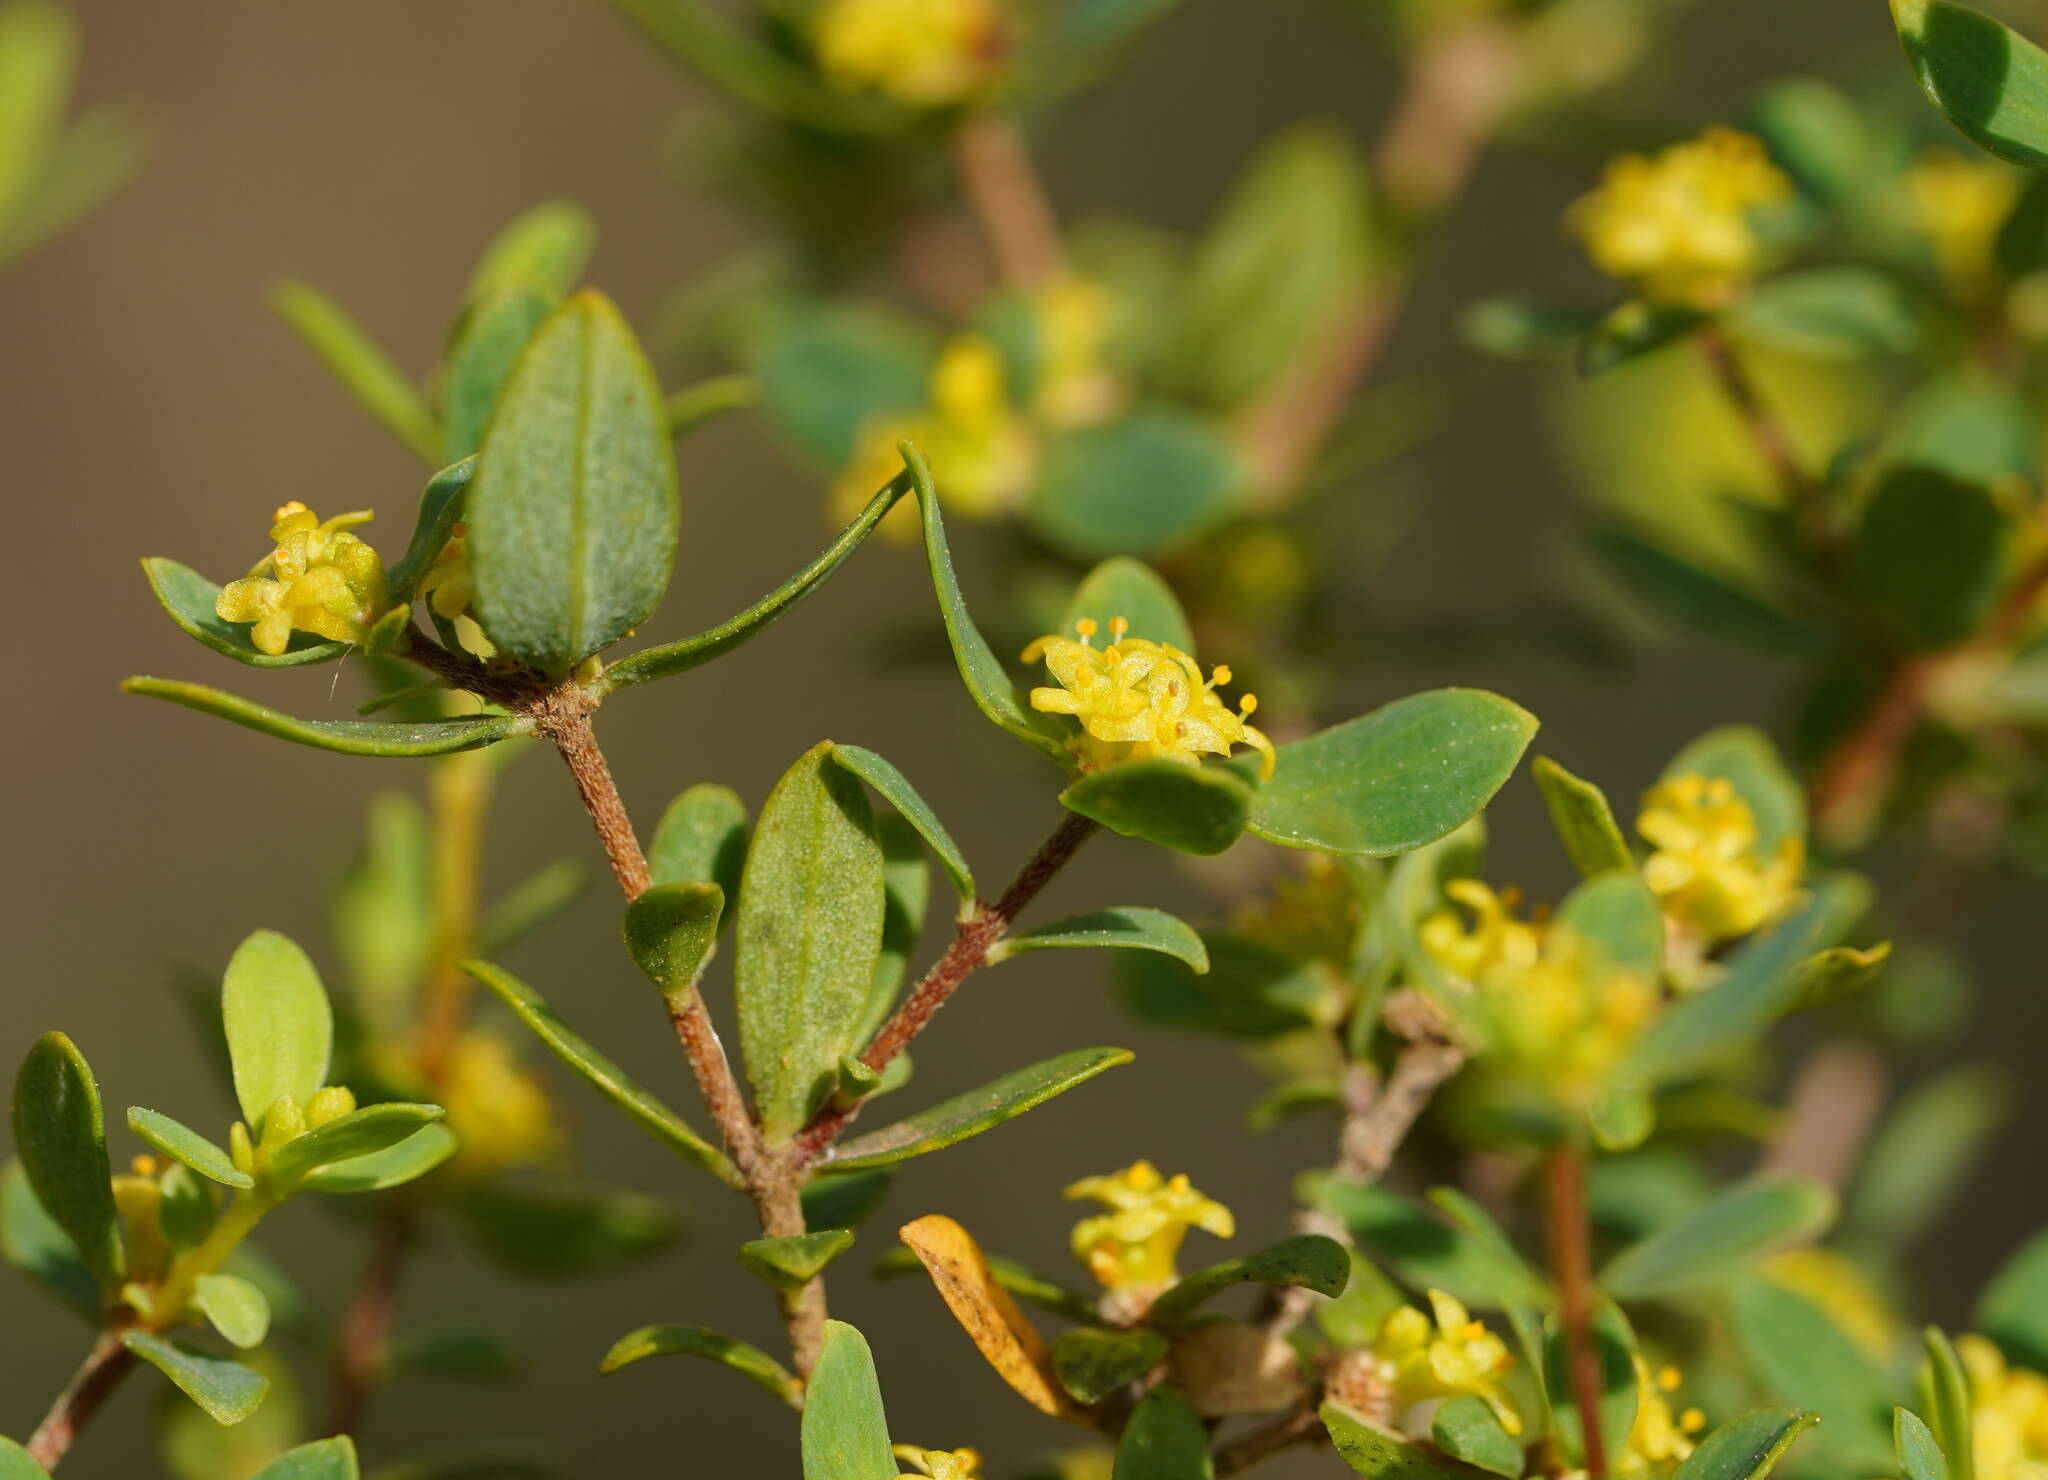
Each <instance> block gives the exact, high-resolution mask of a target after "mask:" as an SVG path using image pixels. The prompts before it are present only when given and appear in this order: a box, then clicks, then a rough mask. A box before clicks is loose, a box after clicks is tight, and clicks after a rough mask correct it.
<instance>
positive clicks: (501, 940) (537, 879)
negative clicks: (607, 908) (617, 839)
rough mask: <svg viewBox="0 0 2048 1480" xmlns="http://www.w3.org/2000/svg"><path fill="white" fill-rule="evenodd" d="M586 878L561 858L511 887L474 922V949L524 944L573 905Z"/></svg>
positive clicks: (575, 865) (576, 865) (577, 865)
mask: <svg viewBox="0 0 2048 1480" xmlns="http://www.w3.org/2000/svg"><path fill="white" fill-rule="evenodd" d="M587 882H588V876H587V874H586V872H585V870H584V868H583V865H582V864H580V863H577V862H576V861H575V860H574V859H569V858H561V859H557V860H555V862H553V863H551V864H548V865H547V866H546V867H545V868H543V869H541V870H540V871H539V872H538V873H535V874H531V875H529V876H528V877H527V878H525V879H524V880H522V881H521V882H520V883H518V884H515V885H514V886H513V887H512V888H511V889H510V890H509V891H508V892H507V893H506V894H505V895H504V896H503V897H502V898H500V899H499V900H497V901H496V902H495V903H493V904H492V905H491V907H490V908H489V909H487V910H485V911H484V917H483V919H481V920H480V921H478V922H477V927H476V941H477V948H478V949H479V950H484V951H497V950H502V949H504V948H505V947H506V946H509V945H513V944H516V943H517V942H519V941H521V940H524V939H525V938H526V937H527V936H528V935H529V934H531V933H532V932H533V931H534V930H535V929H536V928H538V927H539V926H541V925H544V924H546V923H547V922H548V921H549V920H551V919H553V918H554V917H555V916H556V915H559V914H560V913H561V912H562V911H563V910H565V909H567V908H568V907H569V906H570V905H571V904H573V903H574V902H575V901H576V899H577V897H578V896H579V895H581V894H582V893H583V889H584V885H585V884H586V883H587Z"/></svg>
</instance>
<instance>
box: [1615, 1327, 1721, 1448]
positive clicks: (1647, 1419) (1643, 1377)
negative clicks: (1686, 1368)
mask: <svg viewBox="0 0 2048 1480" xmlns="http://www.w3.org/2000/svg"><path fill="white" fill-rule="evenodd" d="M1635 1364H1636V1421H1635V1426H1634V1427H1633V1428H1631V1429H1630V1430H1629V1431H1628V1443H1627V1444H1625V1445H1624V1446H1623V1447H1622V1451H1621V1454H1620V1456H1619V1457H1618V1458H1617V1459H1616V1461H1615V1465H1614V1468H1615V1470H1616V1472H1617V1473H1619V1474H1623V1475H1642V1474H1646V1473H1648V1472H1650V1471H1652V1470H1655V1469H1658V1468H1660V1467H1662V1466H1665V1465H1676V1464H1679V1463H1682V1462H1683V1461H1684V1460H1685V1459H1687V1458H1688V1457H1689V1456H1690V1455H1691V1454H1692V1451H1693V1441H1692V1437H1691V1436H1692V1435H1694V1434H1697V1433H1698V1432H1699V1431H1700V1430H1701V1429H1703V1428H1705V1427H1706V1424H1707V1416H1706V1415H1705V1414H1704V1413H1702V1412H1700V1410H1699V1409H1697V1408H1688V1409H1686V1410H1685V1411H1684V1412H1683V1413H1680V1414H1675V1415H1674V1414H1673V1413H1672V1411H1671V1402H1670V1399H1669V1397H1668V1395H1669V1394H1671V1393H1674V1392H1676V1391H1677V1390H1678V1385H1679V1383H1680V1382H1682V1381H1684V1379H1683V1377H1681V1376H1680V1374H1679V1371H1678V1369H1677V1368H1676V1367H1664V1368H1660V1369H1659V1370H1658V1371H1657V1372H1656V1373H1655V1374H1654V1375H1653V1374H1652V1373H1651V1371H1650V1364H1649V1363H1648V1362H1646V1361H1644V1360H1643V1358H1642V1354H1641V1353H1637V1354H1636V1356H1635Z"/></svg>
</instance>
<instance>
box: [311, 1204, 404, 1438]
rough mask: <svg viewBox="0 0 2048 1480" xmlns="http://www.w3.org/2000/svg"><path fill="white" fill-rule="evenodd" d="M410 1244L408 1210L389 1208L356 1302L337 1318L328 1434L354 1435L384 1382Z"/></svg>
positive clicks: (389, 1206) (359, 1287) (379, 1225)
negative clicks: (394, 1312) (338, 1329)
mask: <svg viewBox="0 0 2048 1480" xmlns="http://www.w3.org/2000/svg"><path fill="white" fill-rule="evenodd" d="M411 1246H412V1211H411V1209H410V1208H408V1207H406V1206H404V1205H403V1204H401V1203H395V1202H394V1203H391V1204H388V1205H387V1206H386V1207H385V1208H384V1210H383V1217H382V1218H381V1220H380V1221H379V1223H378V1226H377V1235H376V1240H375V1242H374V1243H372V1244H371V1246H370V1261H369V1264H368V1265H367V1266H366V1267H365V1269H364V1270H363V1281H362V1284H361V1285H359V1286H358V1287H357V1289H356V1296H355V1299H354V1300H353V1301H352V1302H351V1303H350V1305H349V1308H348V1313H347V1314H346V1315H345V1316H344V1317H343V1318H342V1325H341V1347H340V1350H339V1351H338V1352H337V1354H336V1357H335V1373H334V1406H333V1408H332V1410H331V1411H330V1414H329V1417H328V1421H327V1432H328V1433H330V1434H354V1433H355V1432H356V1430H357V1429H359V1428H360V1427H361V1426H362V1422H363V1410H364V1408H365V1407H367V1406H368V1404H369V1401H370V1395H371V1393H373V1392H375V1391H376V1388H377V1385H378V1384H379V1383H381V1382H382V1381H383V1380H384V1375H385V1361H386V1357H387V1355H388V1352H389V1349H390V1345H391V1316H392V1309H393V1306H394V1305H395V1303H396V1302H397V1299H398V1279H399V1276H400V1274H401V1273H403V1272H404V1269H405V1259H406V1254H407V1252H408V1251H409V1250H410V1248H411Z"/></svg>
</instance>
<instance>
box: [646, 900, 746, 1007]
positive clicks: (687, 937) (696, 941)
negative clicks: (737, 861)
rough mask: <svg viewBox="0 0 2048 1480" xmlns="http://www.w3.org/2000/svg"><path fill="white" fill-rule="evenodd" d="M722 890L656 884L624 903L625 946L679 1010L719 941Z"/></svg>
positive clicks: (723, 908)
mask: <svg viewBox="0 0 2048 1480" xmlns="http://www.w3.org/2000/svg"><path fill="white" fill-rule="evenodd" d="M724 911H725V891H724V890H723V889H720V888H719V887H718V886H717V885H716V884H656V885H655V886H654V887H653V888H651V889H647V890H644V891H643V892H642V893H641V894H640V895H639V897H638V898H636V899H634V901H633V902H632V903H631V904H629V905H627V906H626V919H625V927H624V928H625V936H626V949H627V950H628V951H629V952H631V953H632V956H633V960H634V962H635V963H636V964H637V965H638V966H639V967H640V969H641V970H642V971H643V972H645V973H646V974H647V979H648V980H649V981H651V982H653V983H654V985H655V986H657V987H659V988H660V989H661V994H662V996H663V997H665V998H667V999H668V1003H669V1005H670V1007H671V1008H678V1009H679V1008H681V1007H682V1006H683V1005H684V1004H685V1003H687V1002H688V1001H689V999H690V994H691V993H693V992H694V991H696V989H697V978H698V977H699V976H701V975H702V974H703V972H704V965H705V963H706V962H708V961H709V960H710V959H711V951H712V948H713V947H714V946H716V945H717V943H718V921H719V918H720V916H721V915H722V914H723V913H724Z"/></svg>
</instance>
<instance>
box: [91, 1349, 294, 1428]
mask: <svg viewBox="0 0 2048 1480" xmlns="http://www.w3.org/2000/svg"><path fill="white" fill-rule="evenodd" d="M121 1344H122V1345H123V1346H125V1347H127V1348H128V1350H129V1351H131V1352H133V1353H135V1355H136V1356H138V1357H140V1358H142V1360H143V1361H145V1362H147V1363H149V1365H150V1366H152V1367H154V1368H156V1370H157V1371H159V1372H161V1373H163V1375H164V1376H166V1377H168V1378H169V1379H170V1380H171V1381H172V1382H173V1383H175V1384H176V1385H177V1387H178V1390H179V1391H180V1392H182V1393H183V1394H184V1395H185V1396H186V1397H188V1398H190V1399H191V1400H192V1401H193V1402H195V1403H197V1404H198V1405H199V1406H200V1407H201V1408H203V1409H205V1410H206V1413H207V1416H208V1417H210V1418H211V1419H212V1420H213V1421H214V1422H215V1423H222V1424H237V1423H240V1422H241V1421H242V1420H243V1419H245V1418H247V1417H248V1416H249V1415H250V1414H252V1413H254V1412H255V1411H256V1410H257V1408H258V1407H260V1406H261V1405H262V1402H263V1395H264V1394H265V1393H267V1392H269V1391H270V1379H269V1378H267V1377H265V1376H264V1375H263V1374H262V1373H260V1372H255V1371H252V1370H250V1369H249V1368H247V1367H244V1366H243V1365H242V1364H241V1363H240V1362H231V1361H227V1360H225V1359H223V1358H220V1357H207V1356H201V1355H200V1354H199V1353H197V1352H188V1351H186V1350H185V1349H184V1348H183V1347H181V1346H175V1345H173V1344H172V1343H171V1342H169V1341H166V1340H165V1339H164V1338H163V1337H161V1336H157V1335H153V1334H152V1333H150V1332H147V1331H137V1330H133V1329H130V1330H127V1331H124V1332H122V1333H121Z"/></svg>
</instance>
